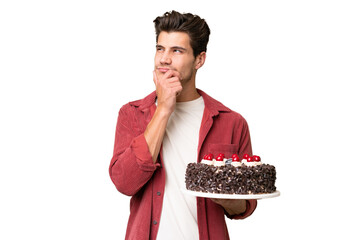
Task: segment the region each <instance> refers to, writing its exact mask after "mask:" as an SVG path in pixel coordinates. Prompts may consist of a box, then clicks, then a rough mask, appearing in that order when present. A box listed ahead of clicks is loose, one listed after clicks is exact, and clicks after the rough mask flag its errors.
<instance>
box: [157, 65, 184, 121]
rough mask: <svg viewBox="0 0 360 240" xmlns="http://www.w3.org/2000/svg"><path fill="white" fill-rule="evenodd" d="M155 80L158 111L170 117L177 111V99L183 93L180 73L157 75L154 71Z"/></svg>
mask: <svg viewBox="0 0 360 240" xmlns="http://www.w3.org/2000/svg"><path fill="white" fill-rule="evenodd" d="M153 80H154V83H155V86H156V95H157V106H158V110H160V111H164V113H166V114H169V115H170V114H171V113H172V112H173V111H174V109H175V104H176V97H177V96H178V95H179V94H180V93H181V91H182V86H181V82H180V80H181V76H180V73H179V72H177V71H174V70H168V71H167V72H166V73H164V74H162V73H160V74H157V71H156V70H154V72H153Z"/></svg>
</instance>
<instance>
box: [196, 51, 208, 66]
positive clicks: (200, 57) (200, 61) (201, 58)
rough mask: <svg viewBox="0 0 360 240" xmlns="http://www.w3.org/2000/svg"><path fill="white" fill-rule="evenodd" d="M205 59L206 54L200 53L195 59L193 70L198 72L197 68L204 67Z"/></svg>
mask: <svg viewBox="0 0 360 240" xmlns="http://www.w3.org/2000/svg"><path fill="white" fill-rule="evenodd" d="M205 59H206V52H201V53H200V54H199V55H197V57H196V58H195V69H196V70H198V69H199V68H201V67H202V65H204V63H205Z"/></svg>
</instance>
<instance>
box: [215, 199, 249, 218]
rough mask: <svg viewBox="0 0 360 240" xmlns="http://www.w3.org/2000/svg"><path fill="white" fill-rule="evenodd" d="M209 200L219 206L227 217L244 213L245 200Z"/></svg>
mask: <svg viewBox="0 0 360 240" xmlns="http://www.w3.org/2000/svg"><path fill="white" fill-rule="evenodd" d="M211 200H212V201H213V202H215V203H217V204H219V205H221V206H222V207H223V208H224V209H225V211H226V212H227V213H228V214H229V215H238V214H241V213H243V212H245V211H246V200H244V199H217V198H211Z"/></svg>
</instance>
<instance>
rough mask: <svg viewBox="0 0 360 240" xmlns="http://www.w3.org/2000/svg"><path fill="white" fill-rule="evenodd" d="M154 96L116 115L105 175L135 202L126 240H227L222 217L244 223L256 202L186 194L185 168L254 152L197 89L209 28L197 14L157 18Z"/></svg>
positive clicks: (222, 110)
mask: <svg viewBox="0 0 360 240" xmlns="http://www.w3.org/2000/svg"><path fill="white" fill-rule="evenodd" d="M154 23H155V29H156V42H157V44H156V54H155V69H154V72H153V81H154V83H155V87H156V91H154V92H153V93H151V94H150V95H148V96H147V97H145V98H144V99H142V100H138V101H134V102H130V103H128V104H126V105H124V106H123V107H122V108H121V109H120V111H119V117H118V123H117V128H116V135H115V146H114V155H113V158H112V160H111V164H110V169H109V171H110V176H111V179H112V181H113V183H114V184H115V186H116V187H117V189H118V190H119V191H120V192H121V193H123V194H126V195H129V196H132V198H131V201H130V217H129V222H128V227H127V232H126V239H136V240H141V239H201V240H203V239H216V240H222V239H229V236H228V231H227V228H226V223H225V218H224V214H225V215H227V216H228V217H229V218H234V219H242V218H245V217H247V216H249V215H251V213H252V212H253V211H254V210H255V208H256V204H257V203H256V200H247V201H245V200H221V199H207V198H196V197H193V196H189V195H186V194H184V193H183V192H182V191H181V188H185V183H184V181H185V169H186V166H187V164H188V163H190V162H197V161H200V160H201V158H202V156H203V155H205V154H207V153H214V154H218V153H220V152H222V153H224V154H225V157H230V156H231V155H232V154H233V153H237V154H239V155H240V156H242V155H243V154H244V153H248V154H252V150H251V142H250V135H249V130H248V126H247V123H246V121H245V119H244V118H243V117H242V116H241V115H239V114H238V113H236V112H233V111H231V110H230V109H229V108H227V107H225V106H224V105H222V104H221V103H220V102H218V101H216V100H214V99H213V98H211V97H210V96H208V95H207V94H205V93H204V92H203V91H201V90H199V89H197V88H196V86H195V77H196V72H197V70H198V69H200V68H201V67H202V66H203V64H204V63H205V59H206V46H207V43H208V40H209V35H210V29H209V27H208V25H207V23H206V22H205V20H203V19H201V18H200V17H198V16H196V15H192V14H190V13H188V14H180V13H178V12H176V11H172V12H167V13H165V14H164V15H163V16H161V17H157V18H156V19H155V20H154Z"/></svg>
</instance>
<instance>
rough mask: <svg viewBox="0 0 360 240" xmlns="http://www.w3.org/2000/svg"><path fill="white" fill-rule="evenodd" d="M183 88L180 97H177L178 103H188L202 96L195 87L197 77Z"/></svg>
mask: <svg viewBox="0 0 360 240" xmlns="http://www.w3.org/2000/svg"><path fill="white" fill-rule="evenodd" d="M182 87H183V89H182V91H181V93H180V95H179V96H177V98H176V102H188V101H192V100H195V99H197V98H199V97H200V94H199V93H198V92H197V90H196V87H195V77H194V78H193V79H191V80H190V81H189V82H187V83H186V84H184V85H183V86H182Z"/></svg>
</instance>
